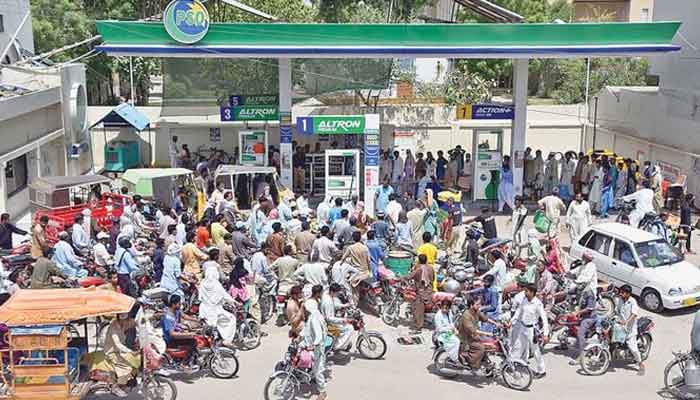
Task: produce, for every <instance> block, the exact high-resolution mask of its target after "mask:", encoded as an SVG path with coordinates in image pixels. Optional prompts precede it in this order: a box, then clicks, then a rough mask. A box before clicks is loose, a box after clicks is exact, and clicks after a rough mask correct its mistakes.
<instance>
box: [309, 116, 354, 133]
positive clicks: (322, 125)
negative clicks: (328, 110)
mask: <svg viewBox="0 0 700 400" xmlns="http://www.w3.org/2000/svg"><path fill="white" fill-rule="evenodd" d="M365 125H366V123H365V116H364V115H323V116H313V117H297V132H298V133H299V134H302V135H313V134H316V135H345V134H355V135H362V134H364V133H365Z"/></svg>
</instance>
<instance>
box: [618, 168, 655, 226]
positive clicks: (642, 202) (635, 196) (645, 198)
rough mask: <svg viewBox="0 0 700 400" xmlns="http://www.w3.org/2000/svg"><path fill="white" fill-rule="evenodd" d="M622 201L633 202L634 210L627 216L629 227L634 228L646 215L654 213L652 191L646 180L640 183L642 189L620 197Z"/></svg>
mask: <svg viewBox="0 0 700 400" xmlns="http://www.w3.org/2000/svg"><path fill="white" fill-rule="evenodd" d="M622 200H623V201H632V200H634V201H635V208H634V210H633V211H632V212H631V213H630V215H629V220H630V226H631V227H633V228H636V227H638V226H639V222H640V221H641V220H642V218H644V216H645V215H646V214H647V213H653V212H655V209H654V191H653V190H652V189H651V184H650V183H649V181H648V180H645V181H644V182H642V188H641V189H639V190H637V191H636V192H634V193H632V194H628V195H627V196H624V197H622Z"/></svg>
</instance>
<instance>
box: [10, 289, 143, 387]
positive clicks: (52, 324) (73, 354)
mask: <svg viewBox="0 0 700 400" xmlns="http://www.w3.org/2000/svg"><path fill="white" fill-rule="evenodd" d="M134 302H135V301H134V299H133V298H131V297H129V296H126V295H122V294H119V293H117V292H113V291H109V290H100V289H96V288H90V289H44V290H19V291H17V292H16V293H14V294H13V295H12V297H10V299H9V300H8V301H7V302H6V303H5V304H3V305H2V307H0V322H1V323H2V324H4V325H1V326H3V327H5V326H6V327H7V328H8V333H7V334H6V336H5V337H4V338H3V339H2V340H0V343H1V344H3V345H4V346H3V347H4V348H3V349H2V350H1V351H0V353H1V354H2V357H0V366H1V367H2V371H3V373H2V375H1V376H0V378H1V381H0V399H18V400H19V399H32V400H49V399H51V400H55V399H79V398H81V396H82V395H84V394H86V391H90V390H91V389H94V388H95V387H96V385H97V383H96V382H95V381H90V380H86V381H83V382H80V379H79V378H80V366H79V360H80V358H81V356H82V355H83V354H84V353H86V352H87V342H86V341H87V338H80V337H75V336H74V335H73V334H72V331H74V328H71V322H72V321H79V320H86V319H87V318H93V317H99V316H114V315H117V314H121V313H128V312H129V311H130V310H131V309H132V307H133V306H134Z"/></svg>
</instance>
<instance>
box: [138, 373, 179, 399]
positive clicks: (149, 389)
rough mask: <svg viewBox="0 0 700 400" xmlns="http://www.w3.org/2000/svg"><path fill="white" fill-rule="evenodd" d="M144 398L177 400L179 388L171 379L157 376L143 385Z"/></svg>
mask: <svg viewBox="0 0 700 400" xmlns="http://www.w3.org/2000/svg"><path fill="white" fill-rule="evenodd" d="M141 390H142V393H143V398H144V399H146V400H175V399H177V388H176V387H175V384H174V383H173V381H171V380H170V379H168V378H166V377H164V376H159V375H155V376H152V377H150V378H148V380H146V381H145V382H144V383H143V387H142V388H141Z"/></svg>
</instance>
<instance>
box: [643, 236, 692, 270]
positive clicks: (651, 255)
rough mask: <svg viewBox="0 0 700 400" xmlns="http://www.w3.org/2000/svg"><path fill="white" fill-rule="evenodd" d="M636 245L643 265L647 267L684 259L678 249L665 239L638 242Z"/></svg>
mask: <svg viewBox="0 0 700 400" xmlns="http://www.w3.org/2000/svg"><path fill="white" fill-rule="evenodd" d="M634 247H635V248H636V249H637V254H639V260H640V261H641V263H642V265H643V266H645V267H647V268H654V267H661V266H664V265H670V264H675V263H679V262H681V261H683V256H682V255H681V254H680V253H679V252H678V250H677V249H676V248H675V247H672V246H671V245H669V244H668V243H666V241H665V240H663V239H657V240H652V241H651V242H644V243H637V244H635V245H634Z"/></svg>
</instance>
